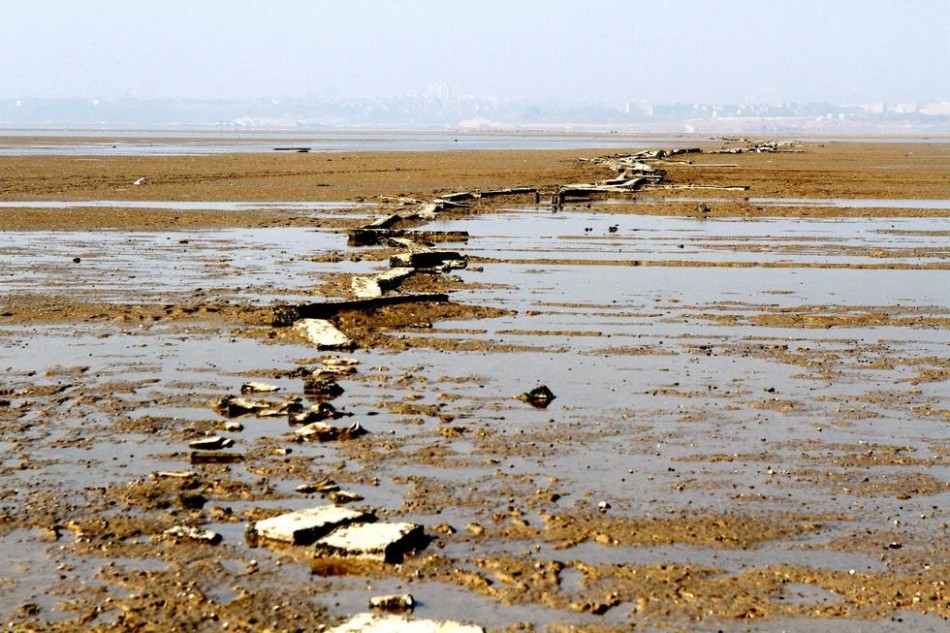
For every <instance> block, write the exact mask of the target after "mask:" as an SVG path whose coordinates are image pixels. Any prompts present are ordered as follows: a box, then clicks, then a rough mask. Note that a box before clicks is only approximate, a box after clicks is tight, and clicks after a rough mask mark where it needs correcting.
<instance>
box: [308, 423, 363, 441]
mask: <svg viewBox="0 0 950 633" xmlns="http://www.w3.org/2000/svg"><path fill="white" fill-rule="evenodd" d="M368 433H369V431H367V430H366V429H364V428H363V427H362V426H361V425H360V423H359V422H354V423H353V424H351V425H350V426H348V427H343V428H340V427H338V426H331V425H329V424H327V423H326V422H313V423H311V424H308V425H306V426H303V427H300V428H299V429H297V430H296V431H294V438H295V439H296V440H297V441H301V442H334V441H337V440H339V441H346V440H352V439H356V438H358V437H362V436H363V435H366V434H368Z"/></svg>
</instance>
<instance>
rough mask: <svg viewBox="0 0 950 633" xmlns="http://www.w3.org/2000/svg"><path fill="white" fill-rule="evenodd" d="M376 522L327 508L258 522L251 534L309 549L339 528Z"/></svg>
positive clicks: (362, 515) (356, 513)
mask: <svg viewBox="0 0 950 633" xmlns="http://www.w3.org/2000/svg"><path fill="white" fill-rule="evenodd" d="M375 520H376V516H375V515H373V514H370V513H368V512H359V511H357V510H350V509H349V508H341V507H339V506H335V505H324V506H316V507H314V508H307V509H306V510H298V511H296V512H288V513H287V514H281V515H279V516H275V517H271V518H269V519H263V520H261V521H257V522H255V523H254V524H253V526H252V527H251V529H250V530H249V531H250V532H253V534H254V535H255V536H260V537H263V538H267V539H271V540H274V541H282V542H284V543H293V544H294V545H308V544H310V543H313V542H314V541H316V540H317V539H318V538H320V537H321V536H324V535H326V534H329V533H330V532H332V531H333V530H335V529H337V528H340V527H343V526H346V525H349V524H351V523H364V522H368V521H375Z"/></svg>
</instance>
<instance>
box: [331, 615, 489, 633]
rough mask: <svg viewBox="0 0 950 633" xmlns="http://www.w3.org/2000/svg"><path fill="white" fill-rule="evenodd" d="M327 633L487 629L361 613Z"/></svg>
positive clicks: (461, 632)
mask: <svg viewBox="0 0 950 633" xmlns="http://www.w3.org/2000/svg"><path fill="white" fill-rule="evenodd" d="M327 633H485V629H483V628H482V627H480V626H476V625H474V624H462V623H460V622H452V621H451V620H416V619H411V618H407V617H406V616H402V615H380V614H375V613H360V614H358V615H354V616H353V617H352V618H350V619H349V620H347V621H346V622H344V623H343V624H341V625H340V626H336V627H333V628H332V629H329V631H327Z"/></svg>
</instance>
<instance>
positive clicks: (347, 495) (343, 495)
mask: <svg viewBox="0 0 950 633" xmlns="http://www.w3.org/2000/svg"><path fill="white" fill-rule="evenodd" d="M327 499H329V500H330V501H332V502H333V503H336V504H338V505H343V504H346V503H356V502H357V501H362V500H363V499H365V497H364V496H363V495H359V494H356V493H355V492H347V491H345V490H337V491H335V492H330V493H327Z"/></svg>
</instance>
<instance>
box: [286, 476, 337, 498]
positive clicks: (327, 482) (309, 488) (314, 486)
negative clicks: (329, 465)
mask: <svg viewBox="0 0 950 633" xmlns="http://www.w3.org/2000/svg"><path fill="white" fill-rule="evenodd" d="M294 490H296V491H297V492H303V493H306V494H309V493H313V492H318V493H320V494H328V493H331V492H337V491H339V490H340V486H339V485H338V484H337V483H336V482H335V481H333V480H332V479H330V478H329V477H324V478H323V479H320V480H318V481H314V482H312V483H308V484H301V485H299V486H297V487H296V488H295V489H294Z"/></svg>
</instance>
